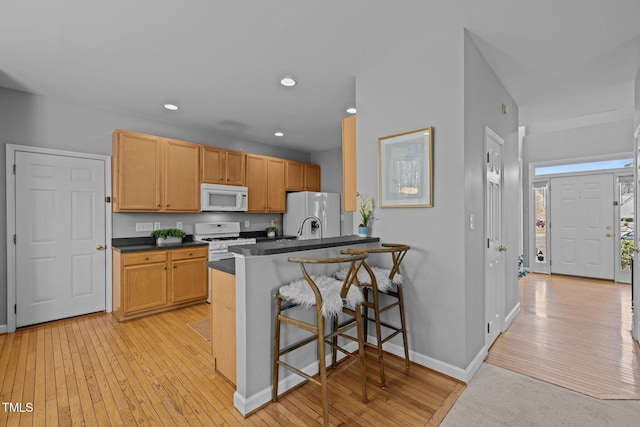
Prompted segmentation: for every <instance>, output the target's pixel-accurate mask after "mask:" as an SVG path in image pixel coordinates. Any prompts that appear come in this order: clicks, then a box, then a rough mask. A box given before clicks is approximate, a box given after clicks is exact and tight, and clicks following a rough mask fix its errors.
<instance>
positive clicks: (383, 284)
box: [335, 267, 402, 292]
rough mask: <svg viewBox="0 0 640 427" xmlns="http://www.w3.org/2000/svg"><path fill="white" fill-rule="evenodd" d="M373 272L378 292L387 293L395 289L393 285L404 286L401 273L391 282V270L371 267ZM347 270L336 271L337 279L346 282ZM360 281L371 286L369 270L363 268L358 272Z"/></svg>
mask: <svg viewBox="0 0 640 427" xmlns="http://www.w3.org/2000/svg"><path fill="white" fill-rule="evenodd" d="M370 268H371V271H373V274H374V276H376V282H378V290H379V291H380V292H387V291H390V290H391V289H392V288H393V285H402V275H401V274H400V273H398V274H396V275H395V276H393V281H391V280H389V274H391V270H389V269H387V268H380V267H370ZM347 271H349V270H348V269H347V268H341V269H340V270H338V271H336V273H335V278H336V279H338V280H344V277H345V276H346V275H347ZM358 281H359V282H360V283H362V284H363V285H371V277H369V273H368V272H367V270H365V269H364V267H363V268H361V269H360V270H359V271H358Z"/></svg>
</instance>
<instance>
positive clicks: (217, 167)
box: [200, 146, 225, 184]
mask: <svg viewBox="0 0 640 427" xmlns="http://www.w3.org/2000/svg"><path fill="white" fill-rule="evenodd" d="M200 154H201V155H202V182H206V183H209V184H222V183H224V181H225V176H224V174H225V169H224V156H225V152H224V150H223V149H222V148H216V147H205V146H203V147H202V148H201V153H200Z"/></svg>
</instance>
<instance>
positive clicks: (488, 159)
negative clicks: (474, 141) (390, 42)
mask: <svg viewBox="0 0 640 427" xmlns="http://www.w3.org/2000/svg"><path fill="white" fill-rule="evenodd" d="M487 163H489V152H488V151H487Z"/></svg>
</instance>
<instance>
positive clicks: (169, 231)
mask: <svg viewBox="0 0 640 427" xmlns="http://www.w3.org/2000/svg"><path fill="white" fill-rule="evenodd" d="M184 236H186V234H185V232H184V231H182V230H178V229H177V228H161V229H159V230H154V231H153V233H151V237H153V238H154V239H156V240H157V239H166V238H167V237H179V238H181V239H182V238H183V237H184Z"/></svg>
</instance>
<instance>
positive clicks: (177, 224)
mask: <svg viewBox="0 0 640 427" xmlns="http://www.w3.org/2000/svg"><path fill="white" fill-rule="evenodd" d="M176 228H177V229H178V230H182V221H178V222H176Z"/></svg>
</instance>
